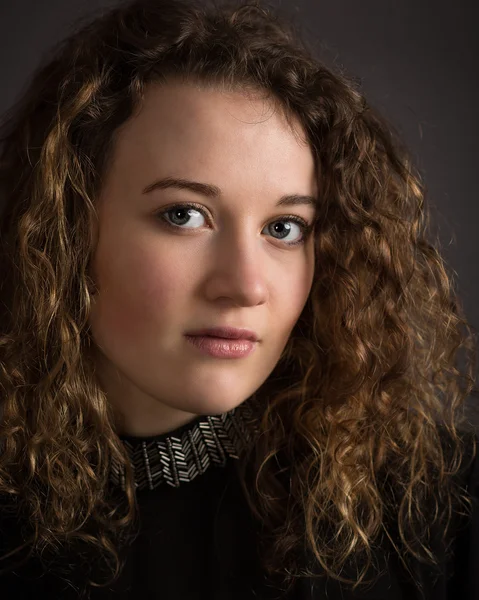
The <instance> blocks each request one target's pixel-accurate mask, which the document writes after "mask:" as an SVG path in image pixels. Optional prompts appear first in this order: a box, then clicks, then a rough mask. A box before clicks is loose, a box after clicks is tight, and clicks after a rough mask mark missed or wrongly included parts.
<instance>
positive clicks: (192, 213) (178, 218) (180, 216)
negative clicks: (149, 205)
mask: <svg viewBox="0 0 479 600" xmlns="http://www.w3.org/2000/svg"><path fill="white" fill-rule="evenodd" d="M160 214H161V216H162V217H163V218H164V216H165V215H169V214H172V215H173V218H172V221H173V222H172V223H170V222H169V221H168V220H167V221H166V222H167V223H168V224H170V225H175V226H176V227H182V228H183V227H184V226H186V227H187V228H188V229H194V228H195V224H196V225H198V221H201V218H202V217H203V216H204V212H203V211H202V210H198V209H197V208H195V207H194V206H193V205H192V204H178V205H177V206H172V207H171V208H168V209H166V210H165V211H163V212H161V213H160ZM198 217H200V218H198ZM190 218H192V219H193V221H192V223H191V222H189V221H188V222H187V223H185V220H188V219H190ZM199 224H200V225H201V222H200V223H199Z"/></svg>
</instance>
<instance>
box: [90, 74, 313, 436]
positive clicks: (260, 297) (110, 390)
mask: <svg viewBox="0 0 479 600" xmlns="http://www.w3.org/2000/svg"><path fill="white" fill-rule="evenodd" d="M294 123H295V131H292V130H291V128H290V126H289V125H288V123H287V122H286V120H285V118H284V116H283V114H282V113H281V111H280V110H278V109H276V108H275V105H274V104H273V103H272V102H271V101H270V100H267V99H265V98H264V97H262V96H261V95H260V94H259V93H256V94H247V93H246V92H243V91H242V92H231V91H230V92H226V91H224V90H219V89H212V88H202V87H200V86H194V85H192V84H185V83H179V82H168V83H167V84H163V85H159V84H150V86H149V87H148V88H147V90H146V93H145V97H144V100H143V102H142V105H141V107H140V110H139V111H137V113H136V114H135V115H134V116H132V117H131V118H130V119H129V120H128V121H127V122H126V123H124V124H123V126H122V127H121V128H120V129H119V130H118V131H117V137H116V141H115V147H114V152H113V157H112V161H111V163H110V165H109V168H108V171H107V173H106V176H105V178H104V181H103V188H102V192H101V194H100V197H99V198H98V204H97V209H98V217H99V221H98V224H99V239H98V246H97V248H96V251H95V254H94V259H93V277H94V279H95V281H96V283H97V286H98V288H99V294H98V295H97V296H95V297H94V303H93V307H92V313H91V316H90V326H91V334H92V338H93V341H94V348H95V364H96V372H97V376H98V379H99V381H100V384H101V386H102V388H103V389H104V390H105V391H106V393H107V396H108V398H109V400H110V401H111V402H113V404H114V406H115V409H116V412H117V415H118V417H117V418H118V420H117V428H118V431H119V433H121V434H128V435H133V436H149V435H155V434H160V433H164V432H168V431H172V430H173V429H175V428H177V427H179V426H181V425H183V424H186V423H188V422H190V421H191V420H193V419H194V418H196V417H197V416H198V415H204V414H210V415H214V414H221V413H224V412H227V411H229V410H231V409H233V408H235V407H236V406H238V405H240V404H241V403H242V402H244V401H245V400H246V399H247V398H248V397H249V396H250V395H251V394H253V393H254V392H255V391H256V390H257V389H258V388H259V387H260V386H261V385H262V384H263V383H264V381H265V380H266V379H267V378H268V376H269V375H270V373H271V372H272V371H273V369H274V367H275V365H276V364H277V362H278V360H279V358H280V356H281V353H282V351H283V349H284V347H285V345H286V343H287V341H288V338H289V336H290V334H291V331H292V329H293V327H294V325H295V323H296V321H297V320H298V318H299V316H300V314H301V311H302V309H303V307H304V305H305V303H306V301H307V298H308V295H309V292H310V289H311V285H312V280H313V274H314V241H313V236H312V235H311V236H309V238H308V239H307V241H306V243H305V244H299V245H296V246H288V245H287V242H292V241H297V240H299V239H300V238H301V236H302V232H301V228H300V227H299V226H298V225H296V224H295V223H292V222H291V221H287V224H289V225H291V230H290V232H289V233H287V235H286V237H285V238H284V235H285V234H281V233H278V232H277V231H275V229H274V226H275V224H276V223H277V221H278V219H281V218H284V217H285V216H287V215H297V216H299V217H302V218H303V219H304V220H305V221H306V222H307V223H312V221H313V219H314V214H315V213H314V210H315V209H314V206H312V205H309V206H308V205H297V206H280V207H277V206H275V205H276V203H277V201H278V200H279V198H280V197H281V196H282V195H283V194H293V193H296V194H308V195H313V196H315V197H316V196H317V193H318V190H317V187H316V185H317V178H316V171H315V163H314V159H313V155H312V153H311V150H310V148H309V146H308V145H307V144H306V142H305V141H304V137H303V138H301V129H300V125H299V124H297V123H296V122H294ZM165 176H171V177H181V178H187V179H191V180H194V181H199V182H205V183H212V184H215V185H216V186H218V187H220V188H221V190H222V194H221V196H220V197H219V198H209V197H206V196H204V195H201V194H198V193H195V192H193V191H190V190H179V189H173V188H169V189H164V190H158V189H156V190H154V191H151V192H149V193H146V194H144V193H143V190H144V189H145V188H146V187H147V186H148V185H150V184H152V183H153V182H154V181H156V180H158V179H159V178H162V177H165ZM184 202H193V203H197V204H199V205H200V206H201V207H202V208H203V210H204V211H205V215H202V214H201V213H200V212H194V213H192V214H191V217H190V219H189V220H188V213H187V212H186V211H184V212H183V213H181V214H180V216H179V217H178V214H177V213H176V212H175V211H170V212H169V213H168V215H166V218H167V220H168V219H169V221H170V222H173V223H180V227H179V228H178V229H176V230H174V229H170V228H168V226H167V225H166V224H163V222H162V220H161V217H160V215H159V214H156V213H158V211H159V210H161V209H164V208H167V207H172V206H173V205H175V204H177V203H184ZM175 215H176V219H175ZM185 215H186V218H185ZM179 218H180V219H181V220H178V219H179ZM211 326H233V327H246V328H249V329H252V330H254V331H255V332H256V333H257V334H258V336H259V338H260V341H259V342H257V347H256V350H255V351H254V352H253V353H252V354H250V355H249V356H246V357H243V358H235V359H231V358H228V359H225V358H222V359H220V358H214V357H211V356H208V355H205V354H203V353H201V352H200V351H199V350H198V349H196V348H195V347H194V346H192V345H191V344H190V343H189V342H188V341H187V340H186V338H185V337H184V334H185V332H186V331H188V330H191V329H197V328H200V327H211Z"/></svg>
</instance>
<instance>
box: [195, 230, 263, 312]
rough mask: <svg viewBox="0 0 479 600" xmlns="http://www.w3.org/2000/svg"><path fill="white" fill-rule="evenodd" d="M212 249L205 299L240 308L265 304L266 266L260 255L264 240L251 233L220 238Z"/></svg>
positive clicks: (230, 234) (232, 234)
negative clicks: (221, 301)
mask: <svg viewBox="0 0 479 600" xmlns="http://www.w3.org/2000/svg"><path fill="white" fill-rule="evenodd" d="M221 237H222V239H217V240H216V244H215V245H214V248H212V253H213V255H214V256H213V259H212V263H211V264H212V268H211V270H210V271H209V273H208V277H207V281H206V286H205V289H206V296H207V297H208V299H209V300H211V301H217V300H218V299H220V298H224V299H227V300H230V301H231V302H232V303H234V304H237V305H239V306H256V305H258V304H264V303H265V302H266V301H267V296H268V286H267V279H266V269H267V265H266V264H265V260H264V258H265V257H264V252H263V253H262V250H261V248H262V243H264V239H261V238H258V237H257V235H256V234H254V233H251V232H236V233H231V232H230V233H229V234H226V232H225V235H224V236H221Z"/></svg>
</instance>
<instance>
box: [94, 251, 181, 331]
mask: <svg viewBox="0 0 479 600" xmlns="http://www.w3.org/2000/svg"><path fill="white" fill-rule="evenodd" d="M97 264H98V266H97V271H96V273H97V281H98V284H99V286H98V287H99V289H100V296H99V298H98V299H97V301H96V303H95V307H94V314H95V321H96V322H97V323H98V324H101V328H102V329H105V330H106V331H108V335H109V336H110V335H113V336H114V337H115V338H116V339H117V340H118V341H119V342H120V341H121V340H123V341H126V340H134V339H138V338H139V337H147V336H148V335H151V333H152V331H154V330H155V331H156V332H158V330H159V328H161V326H164V325H167V324H168V323H171V322H172V321H173V320H174V318H175V314H180V315H181V311H182V298H184V297H185V295H186V290H187V285H188V281H189V282H190V283H191V278H192V274H188V273H187V272H186V271H185V269H184V268H183V266H182V264H181V263H180V262H179V261H178V260H175V259H174V257H172V256H171V252H170V253H168V250H167V249H159V248H156V249H155V251H154V252H152V250H151V249H142V248H131V247H130V248H128V249H124V250H122V251H119V252H116V253H114V254H113V253H111V254H110V253H109V254H108V256H107V254H106V253H105V254H104V255H103V257H101V258H100V260H99V261H98V263H97ZM153 328H154V329H153Z"/></svg>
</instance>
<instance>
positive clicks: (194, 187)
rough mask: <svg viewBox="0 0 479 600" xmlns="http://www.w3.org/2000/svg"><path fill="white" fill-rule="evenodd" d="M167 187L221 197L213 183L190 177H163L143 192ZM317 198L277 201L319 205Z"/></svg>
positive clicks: (286, 197)
mask: <svg viewBox="0 0 479 600" xmlns="http://www.w3.org/2000/svg"><path fill="white" fill-rule="evenodd" d="M167 188H176V189H179V190H190V191H192V192H195V193H196V194H201V195H202V196H207V197H208V198H219V197H220V196H221V189H220V188H219V187H218V186H216V185H213V184H212V183H200V182H199V181H191V180H189V179H184V178H177V177H163V178H161V179H158V180H157V181H155V182H153V183H151V184H150V185H147V186H146V188H145V189H144V190H143V194H149V193H150V192H152V191H153V190H165V189H167ZM317 202H318V200H317V198H315V197H314V196H309V195H307V194H285V195H284V196H281V198H280V199H279V200H278V202H277V203H276V206H297V205H298V204H306V205H312V206H316V205H317Z"/></svg>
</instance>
